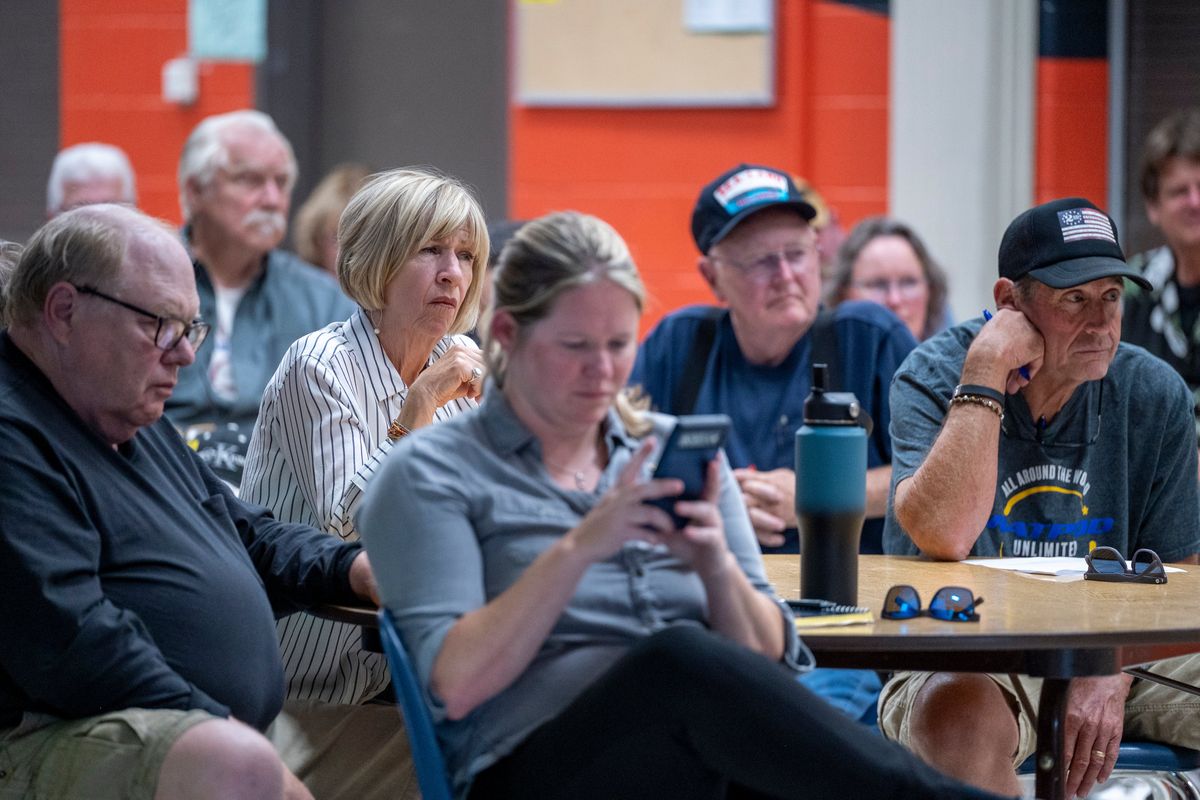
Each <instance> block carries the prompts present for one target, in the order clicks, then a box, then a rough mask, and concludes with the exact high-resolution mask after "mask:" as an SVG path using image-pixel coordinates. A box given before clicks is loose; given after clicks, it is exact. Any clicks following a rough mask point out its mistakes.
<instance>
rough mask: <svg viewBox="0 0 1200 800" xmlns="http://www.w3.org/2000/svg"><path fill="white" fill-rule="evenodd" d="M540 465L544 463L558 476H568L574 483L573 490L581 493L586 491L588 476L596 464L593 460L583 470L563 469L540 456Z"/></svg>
mask: <svg viewBox="0 0 1200 800" xmlns="http://www.w3.org/2000/svg"><path fill="white" fill-rule="evenodd" d="M593 458H594V456H593ZM542 463H544V464H545V465H546V466H547V467H550V468H551V469H553V470H554V471H555V472H556V473H558V474H559V475H570V476H571V478H572V479H573V480H574V481H575V488H576V489H578V490H579V491H581V492H583V491H587V489H588V474H589V473H590V472H591V471H592V468H593V467H595V466H596V463H595V461H594V460H593V461H592V463H590V464H587V465H586V466H585V467H584V469H574V468H572V467H564V466H562V465H560V464H555V463H554V462H553V461H551V460H549V459H548V458H546V456H545V455H543V456H542Z"/></svg>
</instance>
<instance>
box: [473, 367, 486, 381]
mask: <svg viewBox="0 0 1200 800" xmlns="http://www.w3.org/2000/svg"><path fill="white" fill-rule="evenodd" d="M482 377H483V370H481V369H480V368H479V367H471V383H479V379H480V378H482Z"/></svg>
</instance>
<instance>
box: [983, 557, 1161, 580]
mask: <svg viewBox="0 0 1200 800" xmlns="http://www.w3.org/2000/svg"><path fill="white" fill-rule="evenodd" d="M962 563H963V564H969V565H970V566H973V567H990V568H992V569H1006V570H1009V571H1011V572H1026V573H1029V574H1032V575H1055V576H1058V577H1064V578H1073V577H1075V576H1076V575H1078V576H1079V577H1080V578H1082V577H1083V573H1085V572H1087V562H1086V561H1084V560H1083V559H1082V558H1068V557H1066V556H1056V557H1044V558H1039V557H1037V556H1031V557H1028V558H972V559H969V560H967V561H963V562H962ZM1125 564H1126V566H1127V567H1129V568H1130V569H1132V568H1133V567H1132V565H1131V564H1130V563H1129V562H1128V561H1126V562H1125ZM1166 570H1167V572H1184V570H1182V569H1180V568H1179V567H1166Z"/></svg>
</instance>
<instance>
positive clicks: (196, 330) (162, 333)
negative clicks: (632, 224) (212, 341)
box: [71, 284, 209, 351]
mask: <svg viewBox="0 0 1200 800" xmlns="http://www.w3.org/2000/svg"><path fill="white" fill-rule="evenodd" d="M71 285H72V286H75V284H71ZM75 291H77V292H79V293H80V294H90V295H92V296H93V297H99V298H100V299H101V300H107V301H108V302H110V303H116V304H117V305H119V306H121V307H122V308H127V309H129V310H130V311H133V312H134V313H136V314H141V315H142V316H143V317H148V318H150V319H152V320H154V321H155V322H157V323H158V328H157V330H155V332H154V346H155V347H157V348H158V349H159V350H164V351H168V350H174V349H175V348H176V347H178V346H179V343H180V342H181V341H183V339H185V338H186V339H187V340H188V343H189V344H191V346H192V349H193V350H194V349H196V348H197V347H199V346H200V345H201V344H203V343H204V339H205V337H206V336H208V331H209V324H208V323H207V322H205V321H204V320H202V319H200V318H198V317H197V318H196V319H194V320H192V321H191V322H187V321H185V320H182V319H177V318H176V317H162V316H159V315H158V314H155V313H154V312H153V311H147V310H146V309H144V308H139V307H138V306H135V305H134V304H133V303H126V302H125V301H124V300H118V299H117V298H115V297H113V296H112V295H107V294H105V293H104V292H102V291H100V290H99V289H95V288H93V287H91V286H75Z"/></svg>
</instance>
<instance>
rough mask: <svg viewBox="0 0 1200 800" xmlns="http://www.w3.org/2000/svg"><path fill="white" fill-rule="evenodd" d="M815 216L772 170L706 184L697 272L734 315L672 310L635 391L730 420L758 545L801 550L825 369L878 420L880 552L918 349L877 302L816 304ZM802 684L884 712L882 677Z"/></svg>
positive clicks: (871, 496) (816, 676)
mask: <svg viewBox="0 0 1200 800" xmlns="http://www.w3.org/2000/svg"><path fill="white" fill-rule="evenodd" d="M815 215H816V209H815V208H814V207H813V205H812V204H811V203H810V202H809V200H808V199H807V197H806V196H805V195H804V193H803V192H801V191H800V190H799V189H798V188H797V187H796V184H795V182H794V181H793V179H792V177H791V176H790V175H788V174H787V173H785V172H782V171H780V170H777V169H773V168H771V167H765V166H758V165H753V164H742V165H739V166H737V167H734V168H733V169H731V170H728V171H726V172H724V173H723V174H721V175H719V176H717V177H716V178H715V179H714V180H713V181H712V182H710V183H709V184H708V185H707V186H705V187H704V188H702V189H701V190H700V195H699V197H698V198H697V200H696V205H695V208H694V210H693V212H692V237H693V239H694V240H695V242H696V247H697V248H698V249H699V250H700V259H699V264H698V266H699V269H700V274H701V275H702V276H703V277H704V280H705V281H706V282H707V283H708V285H709V286H710V287H711V288H712V291H713V294H714V295H716V297H717V299H718V300H719V301H721V302H722V303H723V304H724V305H725V306H726V307H725V308H717V307H711V306H693V307H690V308H684V309H681V310H679V311H676V312H675V313H672V314H669V315H667V316H666V317H665V318H664V319H663V320H662V321H661V322H660V323H659V324H658V326H657V327H656V328H655V329H654V330H653V331H652V332H651V333H650V334H649V336H647V337H646V340H645V341H644V342H643V343H642V345H641V348H640V350H639V352H638V358H637V363H636V364H635V366H634V369H633V374H632V376H631V377H630V384H631V385H641V387H642V388H643V389H644V391H645V392H646V394H647V395H648V396H649V397H650V400H651V402H652V403H653V404H654V406H655V407H656V408H658V409H659V410H660V411H664V412H667V413H671V414H690V413H696V414H713V413H721V414H728V415H729V416H730V417H731V419H732V420H733V426H732V429H731V430H730V432H729V436H728V438H727V439H726V442H725V452H726V454H727V455H728V457H729V462H730V464H731V465H732V466H733V467H734V475H735V476H736V477H737V479H738V482H739V484H740V485H741V489H742V494H743V495H744V496H745V499H746V505H747V507H748V510H749V513H750V521H751V522H752V523H753V525H754V530H755V533H756V534H757V536H758V540H759V544H760V545H761V546H762V548H763V550H764V551H765V552H792V553H794V552H797V549H798V544H797V534H796V508H795V499H794V498H795V487H796V476H795V472H794V471H793V468H794V464H795V447H796V444H795V442H796V431H797V430H798V429H799V428H800V426H801V425H802V424H803V423H804V400H805V398H806V397H807V396H808V394H809V390H810V388H811V381H812V365H813V363H817V362H823V363H827V364H829V365H830V372H831V373H832V374H833V380H832V381H830V383H831V385H830V386H828V387H827V388H829V389H833V390H837V391H849V392H854V394H855V395H857V397H858V400H859V402H860V403H861V404H862V409H863V410H864V411H866V412H867V413H868V414H870V415H871V417H872V419H873V420H874V423H875V430H874V432H873V433H872V435H871V437H870V439H869V441H868V445H867V466H868V471H867V509H866V515H867V518H868V519H867V521H866V523H865V525H864V526H863V533H862V546H861V549H862V551H863V552H867V553H878V552H881V546H880V541H881V535H882V530H883V525H882V519H881V518H882V516H883V513H884V509H885V508H886V505H887V490H888V485H889V479H890V475H891V467H890V462H891V454H892V453H891V442H890V440H889V439H888V436H887V426H888V421H889V415H888V396H887V390H888V384H889V383H890V382H891V379H892V373H893V372H894V371H895V369H896V367H897V366H898V365H899V364H900V362H901V361H902V360H903V359H904V357H905V356H906V355H908V353H909V351H910V350H912V348H913V347H914V346H915V345H916V342H915V340H914V339H913V337H912V334H911V333H909V331H908V329H907V328H906V327H905V326H904V323H902V322H901V321H900V320H899V319H897V318H896V317H895V316H894V315H893V314H892V313H891V312H889V311H888V310H887V309H885V308H883V307H881V306H878V305H876V304H875V303H868V302H847V303H843V304H841V305H840V306H838V308H837V309H836V310H835V311H832V312H830V311H824V310H819V307H818V306H819V302H820V298H821V264H820V257H819V255H820V254H819V253H818V252H817V238H816V233H815V231H814V230H813V228H812V226H811V225H810V222H811V221H812V219H813V218H814V216H815ZM827 681H828V682H827ZM804 682H805V683H806V684H807V685H808V686H809V688H811V689H812V690H813V691H815V692H817V693H818V694H821V695H823V696H824V697H826V698H828V699H830V700H831V702H833V703H834V704H835V705H837V706H838V707H839V708H841V709H842V710H844V711H846V712H847V713H849V714H850V715H851V716H853V717H855V718H858V717H860V716H862V715H863V714H864V712H866V713H867V715H868V716H870V717H873V715H874V697H875V693H876V691H877V690H878V687H879V681H878V679H877V677H876V676H875V674H874V673H872V672H860V671H854V672H850V673H843V672H832V671H829V670H818V671H816V672H813V673H810V675H809V676H807V677H806V678H805V679H804ZM835 684H836V685H835Z"/></svg>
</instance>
